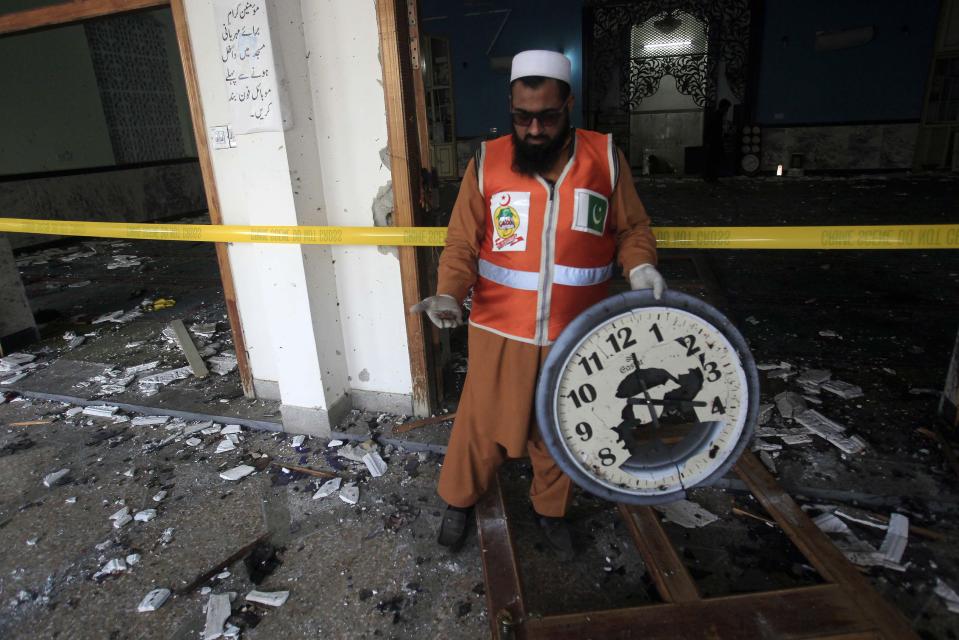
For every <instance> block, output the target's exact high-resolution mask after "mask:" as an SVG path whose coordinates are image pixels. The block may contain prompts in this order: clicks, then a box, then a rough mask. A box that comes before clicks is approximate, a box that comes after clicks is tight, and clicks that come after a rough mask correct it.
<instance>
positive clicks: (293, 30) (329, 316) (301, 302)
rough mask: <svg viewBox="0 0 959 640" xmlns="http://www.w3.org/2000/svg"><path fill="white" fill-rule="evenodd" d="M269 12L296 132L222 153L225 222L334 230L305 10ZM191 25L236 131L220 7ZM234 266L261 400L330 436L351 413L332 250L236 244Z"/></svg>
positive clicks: (213, 105)
mask: <svg viewBox="0 0 959 640" xmlns="http://www.w3.org/2000/svg"><path fill="white" fill-rule="evenodd" d="M267 8H268V10H269V11H270V12H271V14H270V26H271V32H272V41H273V48H274V56H275V58H276V59H278V60H282V62H283V64H284V66H286V75H285V77H281V78H279V81H280V83H281V85H283V86H285V87H286V88H287V90H288V92H289V95H290V101H289V102H290V105H289V106H290V109H289V111H288V117H289V120H290V121H291V122H292V126H291V127H290V128H288V129H287V130H286V131H272V132H262V133H251V134H246V135H240V136H237V145H236V147H235V148H230V149H220V150H214V151H212V159H213V169H214V175H215V178H216V183H217V191H218V194H219V200H220V209H221V214H222V216H223V221H224V223H225V224H244V225H304V224H310V225H322V224H326V221H325V218H324V217H323V215H322V210H323V194H322V189H321V188H320V181H319V172H320V166H319V160H318V155H317V150H316V136H315V133H314V130H313V125H312V109H311V104H310V100H309V85H308V84H305V83H306V78H305V77H304V76H305V54H306V49H305V44H304V41H303V35H302V31H301V28H302V22H301V20H300V19H299V7H298V4H297V3H295V2H275V3H274V2H270V3H268V4H267ZM187 22H188V24H189V28H190V36H191V42H192V45H193V49H194V58H195V61H196V69H197V75H198V83H199V87H200V94H201V98H202V101H203V108H204V112H205V119H206V124H207V126H208V127H212V126H217V125H228V124H230V119H231V117H232V114H231V111H230V108H229V104H228V95H227V90H226V85H225V82H224V80H223V67H222V63H221V61H220V52H219V33H218V30H217V26H216V23H215V19H214V9H213V3H212V1H211V0H193V1H190V2H187ZM304 84H305V86H304ZM230 259H231V263H232V265H233V275H234V281H235V284H236V289H237V299H238V304H239V309H240V316H241V319H242V321H243V325H244V336H245V338H246V341H247V344H248V347H249V352H250V360H251V366H252V369H253V376H254V378H255V379H256V381H257V384H256V388H257V391H258V394H259V395H262V396H266V397H273V398H274V399H279V400H280V401H281V403H282V414H283V426H284V429H285V430H287V431H290V432H295V433H311V434H316V435H325V434H328V433H329V432H330V427H331V424H335V423H336V422H337V420H338V419H339V418H340V417H341V416H342V415H343V414H344V413H345V412H346V411H348V410H349V408H350V404H349V402H350V401H349V395H348V386H347V373H346V361H345V358H344V356H343V352H344V350H345V348H344V346H343V333H342V329H341V327H340V323H339V315H338V312H337V304H338V303H337V299H336V281H335V277H334V272H333V258H332V254H331V251H330V250H329V248H326V247H302V246H299V245H263V244H256V245H249V244H247V245H234V246H232V247H231V248H230Z"/></svg>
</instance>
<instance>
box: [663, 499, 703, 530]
mask: <svg viewBox="0 0 959 640" xmlns="http://www.w3.org/2000/svg"><path fill="white" fill-rule="evenodd" d="M654 508H655V509H656V510H657V511H659V512H660V513H661V514H663V517H664V519H665V520H667V521H668V522H674V523H676V524H678V525H679V526H681V527H684V528H686V529H698V528H699V527H705V526H706V525H708V524H710V523H713V522H716V521H717V520H719V516H717V515H716V514H714V513H712V512H710V511H707V510H706V509H704V508H702V507H701V506H699V505H698V504H696V503H695V502H692V501H690V500H677V501H676V502H670V503H669V504H663V505H657V506H656V507H654Z"/></svg>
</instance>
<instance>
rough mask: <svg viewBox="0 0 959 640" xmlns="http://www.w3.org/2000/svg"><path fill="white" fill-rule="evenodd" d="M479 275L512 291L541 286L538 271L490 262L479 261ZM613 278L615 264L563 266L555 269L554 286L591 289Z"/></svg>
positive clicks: (533, 289)
mask: <svg viewBox="0 0 959 640" xmlns="http://www.w3.org/2000/svg"><path fill="white" fill-rule="evenodd" d="M479 274H480V275H481V276H482V277H484V278H486V279H487V280H492V281H493V282H495V283H496V284H501V285H503V286H504V287H510V288H511V289H520V290H523V291H536V289H537V287H538V286H539V273H538V272H536V271H519V270H518V269H507V268H506V267H500V266H497V265H495V264H493V263H492V262H489V261H488V260H482V259H481V260H480V261H479ZM612 277H613V264H612V263H610V264H608V265H606V266H605V267H593V268H589V267H567V266H564V265H561V264H558V265H555V266H554V267H553V284H562V285H566V286H568V287H589V286H592V285H595V284H601V283H603V282H606V281H607V280H609V279H610V278H612Z"/></svg>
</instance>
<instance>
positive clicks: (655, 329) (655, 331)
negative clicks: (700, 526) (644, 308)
mask: <svg viewBox="0 0 959 640" xmlns="http://www.w3.org/2000/svg"><path fill="white" fill-rule="evenodd" d="M649 330H650V331H651V332H652V333H653V335H655V336H656V339H657V340H659V341H660V342H662V341H663V334H662V333H660V331H659V325H657V324H656V323H655V322H654V323H653V326H651V327H650V328H649Z"/></svg>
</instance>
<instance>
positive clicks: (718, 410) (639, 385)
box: [537, 291, 758, 503]
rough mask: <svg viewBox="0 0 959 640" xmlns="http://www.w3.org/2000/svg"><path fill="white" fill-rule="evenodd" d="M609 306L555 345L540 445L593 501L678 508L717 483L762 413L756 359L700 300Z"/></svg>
mask: <svg viewBox="0 0 959 640" xmlns="http://www.w3.org/2000/svg"><path fill="white" fill-rule="evenodd" d="M617 298H628V299H631V300H633V301H634V302H636V301H641V302H642V304H641V306H633V304H631V303H629V302H626V303H623V302H622V301H620V303H619V304H618V305H617V304H616V303H615V301H616V300H617ZM610 300H611V301H613V302H612V304H611V303H610V301H605V302H602V303H600V304H599V305H596V307H593V308H592V309H590V310H588V311H587V312H585V313H584V314H583V316H581V317H580V318H578V319H577V320H576V321H574V322H573V323H572V324H571V325H570V326H569V327H568V328H567V330H566V331H570V330H572V334H567V333H566V332H565V331H564V333H563V335H562V336H560V339H559V340H558V341H557V344H556V345H554V347H553V352H551V354H550V359H549V360H547V364H546V367H545V369H544V375H543V377H542V378H541V381H540V384H541V389H540V390H539V391H540V392H541V394H538V395H545V396H548V398H539V397H538V398H537V402H538V403H540V401H541V400H542V401H543V402H542V403H541V404H542V405H543V406H542V407H540V406H539V405H538V409H540V408H542V409H544V410H545V412H546V413H547V414H549V415H547V416H543V415H540V424H541V425H543V424H546V425H549V426H550V427H551V428H549V429H544V430H543V431H544V440H546V442H547V445H548V446H549V447H550V451H551V453H553V455H554V457H555V458H556V459H557V461H558V463H559V464H560V466H561V467H562V468H563V469H564V470H565V471H567V473H568V474H569V475H570V476H571V477H573V479H574V480H577V482H578V483H579V484H581V485H582V486H584V488H586V489H588V490H593V492H594V493H599V494H600V495H603V496H604V497H611V498H613V499H618V500H623V501H631V502H640V503H652V502H663V501H668V500H670V499H675V497H677V496H678V495H681V494H682V493H683V491H684V490H685V489H688V488H690V487H692V486H695V485H698V484H702V483H703V482H704V481H707V480H711V479H715V478H716V477H718V475H721V473H722V472H724V471H725V469H726V468H728V466H729V465H731V464H732V462H734V461H735V459H736V458H737V457H738V455H739V453H740V452H741V451H742V449H743V448H744V446H745V444H746V441H747V440H748V438H749V436H750V435H751V433H752V422H754V420H755V410H753V411H750V409H751V408H754V407H755V406H756V405H757V404H758V393H757V392H758V384H753V383H754V382H755V380H756V376H755V369H754V368H753V364H752V359H751V356H749V354H748V350H746V349H745V345H744V343H743V342H742V338H741V337H740V336H739V334H738V332H736V331H735V329H734V328H732V326H731V325H729V323H728V321H726V320H725V318H723V317H722V316H721V314H719V312H718V311H716V310H715V309H712V307H708V305H705V303H702V301H700V300H697V299H695V298H691V297H689V296H685V295H683V294H679V293H677V292H672V291H668V292H666V295H665V296H664V300H663V301H661V302H657V301H653V300H652V294H651V293H650V292H632V293H629V294H625V295H624V296H615V297H614V298H612V299H610ZM604 305H605V307H604ZM707 311H708V313H705V312H707ZM590 314H592V317H591V318H588V321H586V322H580V320H581V319H583V318H584V316H589V315H590ZM704 315H708V316H710V317H709V318H707V317H704ZM720 327H722V328H720ZM734 342H736V343H737V344H734ZM743 353H744V354H745V356H746V358H747V359H748V363H744V361H743V357H742V356H741V354H743ZM554 356H555V357H554ZM746 364H748V366H749V367H750V368H751V371H752V373H753V376H752V378H751V379H750V376H749V375H747V373H748V372H747V368H746V366H745V365H746ZM546 432H549V433H548V435H547V433H546ZM597 488H598V489H600V490H599V491H595V490H594V489H597Z"/></svg>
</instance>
